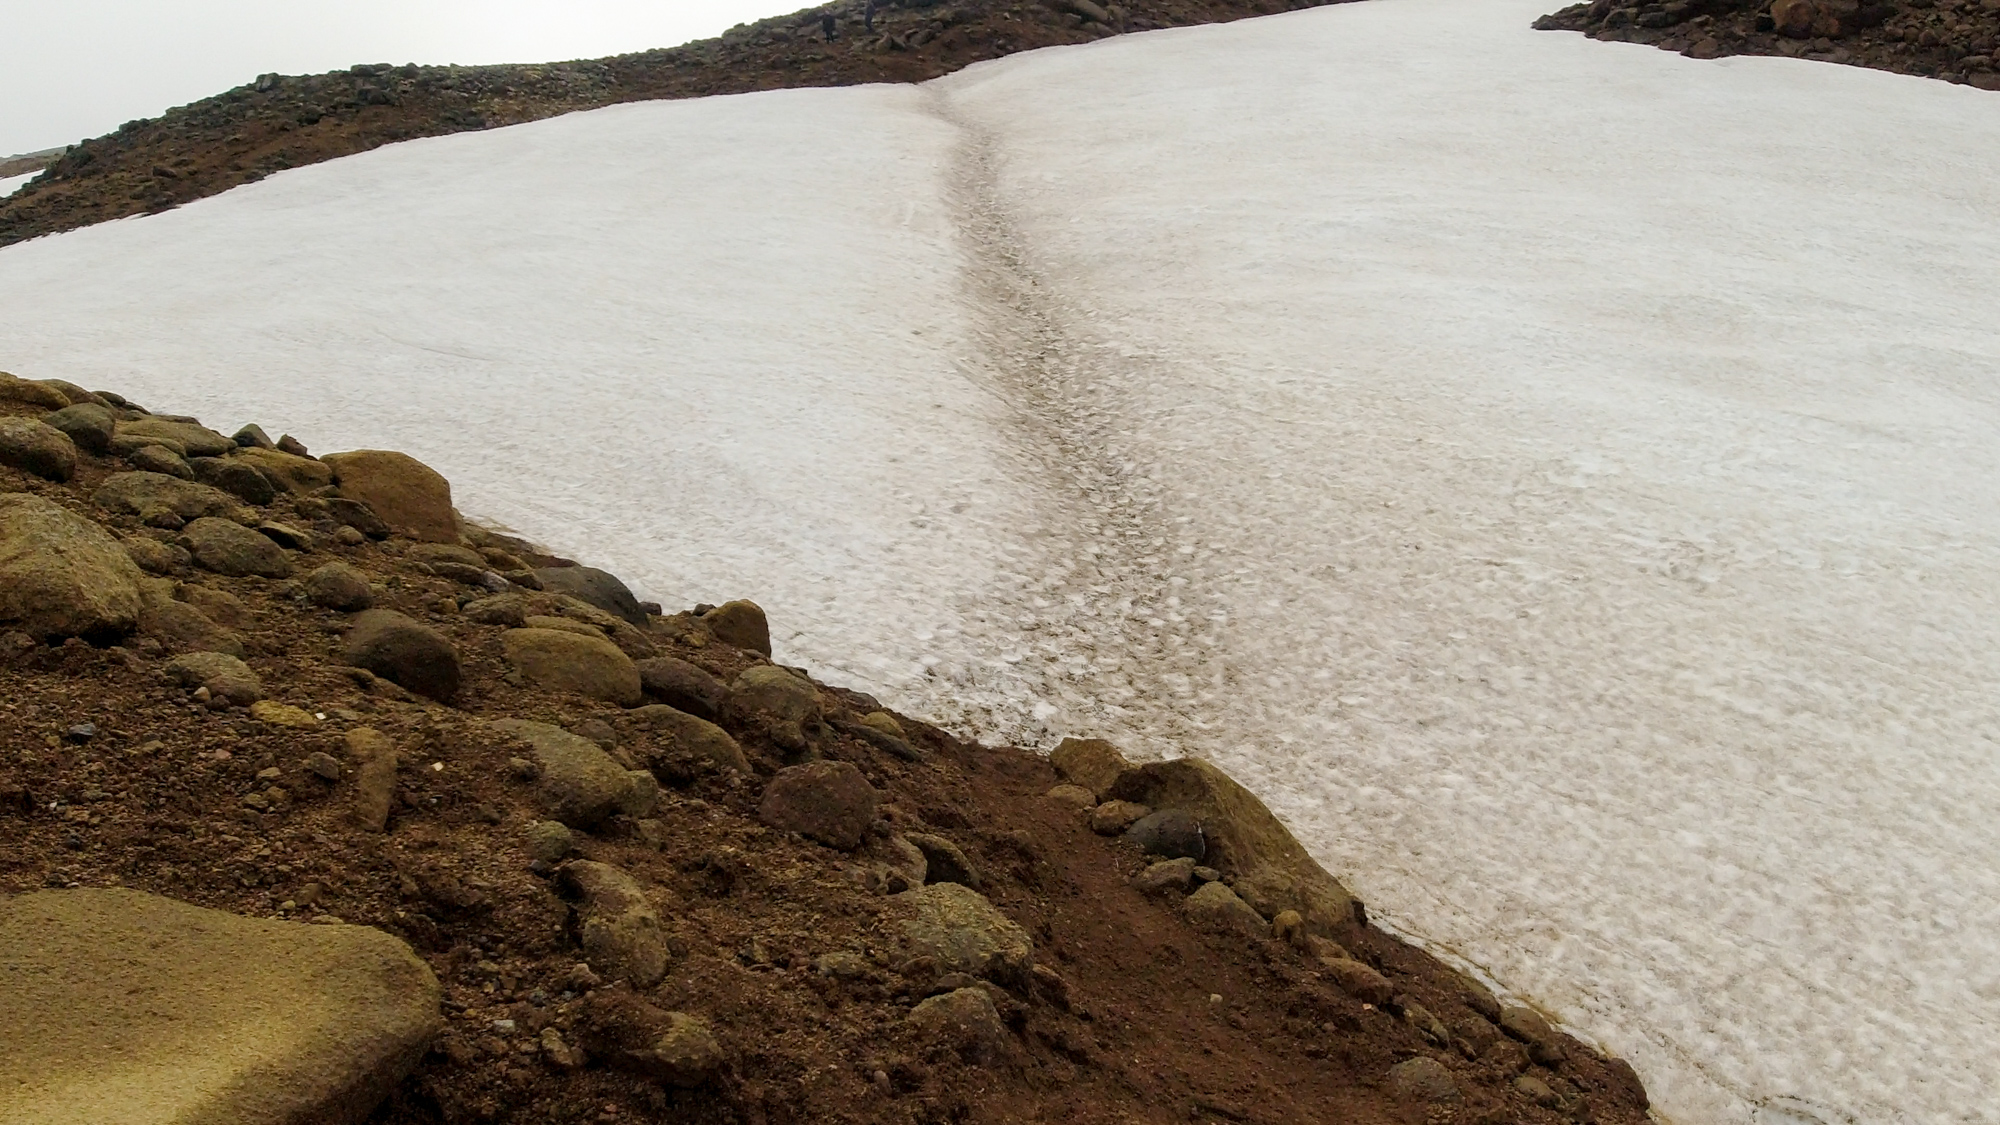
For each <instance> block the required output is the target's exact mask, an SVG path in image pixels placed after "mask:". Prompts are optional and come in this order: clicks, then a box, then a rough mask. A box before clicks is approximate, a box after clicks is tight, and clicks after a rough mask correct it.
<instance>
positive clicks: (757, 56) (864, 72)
mask: <svg viewBox="0 0 2000 1125" xmlns="http://www.w3.org/2000/svg"><path fill="white" fill-rule="evenodd" d="M1326 2H1329V0H1128V2H1127V3H1125V4H1123V5H1119V4H1107V5H1100V4H1099V3H1097V2H1096V0H1047V2H1042V0H948V2H941V0H900V2H898V3H895V4H894V5H893V6H892V5H891V4H890V3H889V2H888V0H881V2H880V5H879V7H880V10H877V11H873V12H872V13H871V12H870V6H871V5H870V3H869V0H836V2H835V3H832V4H829V5H826V6H823V7H817V8H810V9H806V10H803V11H800V12H798V13H795V14H793V15H790V16H781V17H777V18H774V19H768V20H762V21H759V22H757V23H754V24H747V25H739V26H738V27H736V28H733V29H731V30H730V31H729V33H728V34H726V35H724V36H722V37H721V38H720V39H710V40H704V41H701V42H696V43H689V44H687V45H685V46H681V47H675V48H672V49H669V50H658V51H646V52H642V53H639V54H632V55H620V56H617V57H615V58H608V59H593V60H587V61H581V62H559V63H548V64H545V65H537V66H477V67H460V66H452V67H443V66H415V65H408V66H391V65H389V64H387V63H381V64H373V65H359V66H355V67H353V68H351V69H350V70H346V71H335V72H333V73H330V74H319V75H306V76H297V77H294V76H287V75H279V74H266V75H263V76H261V77H259V78H258V79H257V80H256V81H255V82H253V83H251V84H250V85H247V86H241V87H238V88H236V89H234V90H231V91H229V92H227V93H225V94H221V95H218V96H216V97H213V98H208V99H205V100H203V101H199V102H195V103H194V104H192V105H187V106H182V107H180V108H178V109H173V110H170V111H168V112H167V113H166V114H165V115H164V116H161V117H158V118H154V119H152V120H146V121H131V122H127V123H126V124H125V125H123V126H121V127H120V128H119V129H118V131H117V132H115V133H112V134H110V135H108V136H104V137H98V138H95V139H93V140H88V141H84V142H82V143H81V144H77V145H74V146H71V147H70V148H69V149H68V150H67V151H66V152H64V153H63V154H62V155H61V156H60V157H59V158H58V159H56V160H55V161H54V163H52V164H50V165H49V166H48V171H47V172H46V173H45V174H44V175H42V176H41V177H39V178H38V179H36V180H35V181H33V182H31V183H30V184H28V185H27V186H26V187H23V188H22V189H21V190H20V191H19V192H17V193H16V194H15V195H13V196H12V197H10V198H8V199H7V200H6V201H5V202H4V203H0V246H5V245H8V244H10V243H14V242H19V241H21V240H22V239H27V238H34V237H36V236H38V235H44V234H53V233H55V232H57V231H64V230H73V229H75V228H77V227H83V226H89V225H91V224H92V223H100V222H104V221H106V220H109V219H117V218H123V217H126V216H129V215H140V214H148V213H152V212H158V211H164V210H166V209H167V208H170V207H175V206H178V205H180V204H182V203H187V202H190V201H193V200H196V199H202V198H205V197H207V196H211V195H215V194H217V193H219V192H223V191H227V190H229V189H230V188H233V187H236V186H238V185H240V184H245V183H250V182H253V181H256V180H260V179H262V178H264V177H265V176H267V175H269V174H270V173H272V172H275V171H278V170H280V169H284V168H294V167H298V166H301V165H306V164H316V163H318V162H320V161H322V160H332V159H334V158H336V157H341V156H348V155H351V154H353V153H357V152H365V151H367V150H369V149H372V148H376V147H378V146H381V145H385V144H389V143H391V142H394V141H401V140H408V139H410V138H413V137H429V136H437V135H440V134H445V133H456V132H462V131H465V130H468V129H491V128H496V127H499V126H502V125H514V124H519V123H520V122H523V121H534V120H538V119H540V118H544V117H553V116H555V115H556V114H560V113H570V112H574V111H576V110H582V109H594V108H597V107H599V106H606V105H613V104H616V103H619V102H630V101H645V100H649V99H659V98H690V97H702V96H706V95H710V94H738V93H745V92H748V91H752V90H773V89H782V88H787V87H795V86H848V85H855V84H859V83H864V82H917V81H922V80H924V79H927V78H936V77H938V76H939V75H942V74H948V73H950V72H951V71H954V70H957V69H959V68H960V67H964V66H967V65H970V64H972V63H975V62H979V61H981V60H983V59H993V58H999V57H1001V56H1003V55H1009V54H1013V53H1014V52H1017V51H1027V50H1033V49H1035V48H1038V47H1048V46H1054V45H1057V44H1063V43H1086V42H1089V41H1091V40H1093V39H1099V38H1103V37H1106V36H1110V35H1116V34H1119V33H1120V32H1123V31H1140V30H1147V29H1151V28H1157V27H1181V26H1189V25H1193V24H1202V23H1219V22H1223V21H1227V20H1233V19H1241V18H1244V17H1248V16H1258V15H1268V14H1271V13H1275V12H1282V11H1288V10H1291V9H1295V8H1310V7H1317V6H1319V5H1320V4H1322V3H1326ZM829 20H830V22H831V28H830V31H831V35H830V36H829V26H828V23H829ZM29 170H31V169H28V168H23V169H21V171H22V172H26V171H29ZM16 174H19V173H16Z"/></svg>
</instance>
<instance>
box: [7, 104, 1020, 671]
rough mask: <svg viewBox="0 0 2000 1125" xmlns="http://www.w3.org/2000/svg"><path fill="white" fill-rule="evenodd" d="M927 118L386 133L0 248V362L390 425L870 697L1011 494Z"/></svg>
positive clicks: (208, 415) (961, 574)
mask: <svg viewBox="0 0 2000 1125" xmlns="http://www.w3.org/2000/svg"><path fill="white" fill-rule="evenodd" d="M955 143H956V133H955V130H953V129H952V127H950V126H949V125H948V124H946V123H945V122H943V121H941V120H939V119H938V118H937V117H936V116H935V115H934V114H932V113H930V112H929V110H928V98H927V95H925V94H924V93H922V92H921V91H918V90H916V89H913V88H907V87H905V88H892V87H870V88H866V89H854V90H843V91H833V92H825V91H798V92H776V93H771V94H764V95H758V96H755V97H748V98H726V99H713V100H704V101H684V102H661V103H649V104H639V105H629V106H623V107H617V108H612V109H607V110H602V111H598V112H594V113H588V114H580V115H575V116H570V117H564V118H561V119H557V120H550V121H543V122H539V123H537V124H534V125H529V126H523V127H519V128H512V129H503V130H496V131H493V132H490V133H483V134H478V135H474V136H462V137H455V138H445V139H437V140H426V141H418V142H412V143H409V144H403V145H397V146H393V147H390V148H385V149H381V150H378V151H375V152H372V153H369V154H367V155H365V156H363V157H360V158H355V159H349V160H344V161H339V162H335V163H332V164H327V165H321V166H317V167H312V168H307V169H301V170H300V171H299V172H297V173H294V174H282V175H279V176H275V177H272V178H271V179H269V180H267V181H264V182H262V183H259V184H256V185H253V186H251V187H250V188H247V189H239V190H237V191H235V192H231V193H229V194H228V195H225V196H222V197H218V198H215V199H210V200H205V201H202V202H199V203H196V204H193V205H190V206H187V207H184V208H181V209H179V210H176V211H172V212H168V213H166V214H163V215H160V216H157V217H152V218H146V219H137V220H127V221H122V222H117V223H112V224H109V225H107V226H101V227H96V228H92V229H88V230H83V231H78V232H75V233H72V234H68V235H63V236H59V237H55V238H49V239H43V240H37V241H33V242H29V243H25V244H21V245H19V246H16V247H14V248H11V249H9V250H8V251H7V252H6V253H5V254H4V256H0V355H4V356H5V358H4V360H0V366H4V367H6V368H7V369H10V370H14V371H16V372H18V373H22V374H35V373H46V374H51V375H53V374H58V373H67V374H69V375H73V376H75V377H76V378H77V379H79V380H81V381H83V382H86V383H90V384H93V385H98V386H104V387H108V388H111V389H120V390H121V393H125V394H127V395H129V396H130V397H132V398H134V399H136V400H138V401H141V402H144V403H148V404H153V405H156V406H158V407H159V408H161V409H173V410H176V411H186V412H189V413H196V414H200V415H202V416H203V417H204V418H205V419H208V420H210V421H212V422H213V423H214V424H216V425H226V426H234V425H235V424H237V423H238V422H243V421H250V420H262V421H263V422H264V423H265V424H266V425H268V426H271V427H272V432H273V434H276V433H277V432H278V428H279V427H286V428H290V429H293V430H295V431H297V436H299V437H300V438H301V439H302V440H304V441H306V442H307V443H308V444H309V445H310V446H311V447H313V448H315V449H319V450H322V451H331V450H334V449H342V448H354V447H379V448H392V449H403V450H409V451H411V452H413V453H416V454H417V455H419V456H421V457H423V458H424V459H425V460H426V461H427V462H429V463H431V464H433V465H435V466H436V467H437V468H438V469H439V470H440V471H441V472H443V473H444V474H445V475H446V476H447V477H448V478H449V479H450V480H451V481H452V482H453V484H454V487H455V498H456V499H457V501H458V503H459V505H460V507H461V508H463V509H464V510H465V511H467V512H469V513H473V514H475V515H478V516H480V517H483V518H487V519H491V520H495V521H497V522H499V523H501V524H504V525H507V526H510V527H514V528H517V529H519V530H521V531H523V532H525V533H527V534H530V535H532V536H535V537H536V538H538V539H540V540H543V541H546V542H549V543H551V544H553V545H555V546H558V547H561V548H562V549H564V550H568V551H571V552H574V553H576V554H578V555H581V556H584V557H587V558H590V559H592V560H593V562H594V563H595V565H601V566H605V567H607V568H610V569H613V570H615V571H618V572H619V573H621V574H623V575H624V576H625V577H626V578H627V579H628V580H630V581H631V582H632V584H633V585H634V586H636V587H638V588H640V589H642V590H645V591H649V592H651V593H653V594H656V595H658V596H661V597H665V598H667V599H668V600H669V601H671V602H675V603H676V604H679V603H682V602H685V603H688V604H692V603H693V602H695V601H699V600H708V601H720V600H723V599H725V598H729V597H738V596H754V597H755V598H757V599H758V600H759V601H761V602H765V603H769V604H770V605H771V606H772V608H773V610H774V614H775V616H776V617H777V620H778V625H779V628H780V630H781V636H780V638H779V639H780V643H781V644H786V645H787V647H788V648H790V650H791V651H792V652H794V654H795V655H797V656H799V657H801V658H807V659H813V660H815V662H816V663H833V664H834V665H835V667H837V669H838V670H837V671H834V670H829V674H830V675H833V676H834V677H835V678H837V679H844V680H847V681H850V682H854V683H857V684H859V685H860V686H863V687H869V688H874V689H877V690H886V689H890V688H893V687H895V686H896V685H897V684H900V683H905V682H908V681H912V680H918V679H922V678H923V676H924V668H923V666H922V665H921V664H920V663H919V661H920V659H921V658H922V657H923V656H924V655H925V653H923V652H918V651H915V650H914V648H913V646H912V644H911V641H910V639H909V638H910V633H911V632H913V631H915V632H933V631H943V632H946V633H950V632H951V631H952V629H953V626H954V623H955V622H956V621H957V620H958V613H959V608H960V607H961V606H964V605H976V604H978V603H979V602H981V601H982V600H983V599H985V598H986V597H987V596H988V591H990V590H991V589H992V588H994V587H995V586H996V585H997V584H1005V581H1006V580H1005V579H1004V578H1003V577H1001V575H1002V574H1003V573H1005V572H1007V571H1008V569H1009V567H1010V563H1009V560H1010V559H1011V558H1013V557H1014V556H1016V555H1020V554H1022V550H1021V548H1020V547H1019V546H1017V545H1018V544H1020V543H1022V542H1023V540H1024V536H1025V535H1026V534H1027V532H1028V531H1029V530H1031V528H1032V519H1033V517H1034V515H1035V510H1034V506H1032V505H1030V504H1029V503H1028V500H1029V499H1030V498H1031V497H1032V496H1033V495H1034V493H1035V491H1036V487H1037V486H1036V484H1035V483H1034V481H1035V475H1034V470H1032V468H1031V467H1027V468H1024V467H1023V465H1022V463H1021V458H1020V456H1019V454H1017V453H1016V452H1014V449H1015V446H1016V445H1017V444H1018V443H1015V442H1013V441H1011V440H1009V439H1007V438H1006V437H1005V435H1004V433H1003V432H1002V431H1003V430H1004V429H1005V428H1006V427H1008V426H1011V425H1012V423H1011V422H1010V421H1009V420H1008V419H1009V416H1010V412H1009V409H1008V407H1007V405H1006V403H1005V402H1004V401H1003V400H1002V399H1001V398H1000V397H998V396H996V395H995V394H994V393H993V392H992V391H991V390H990V389H989V388H987V387H986V386H984V385H982V382H981V381H980V376H979V373H978V371H977V370H976V365H972V364H971V361H970V357H972V356H974V355H975V354H976V351H977V347H976V344H975V342H974V341H973V340H972V339H971V338H970V336H969V326H970V321H969V318H968V317H967V315H966V314H965V313H964V312H963V311H962V310H961V308H960V306H959V303H958V302H957V301H956V299H955V292H956V286H957V279H958V277H959V276H960V275H961V274H962V272H963V269H962V266H961V263H960V256H959V251H958V250H957V234H956V224H955V222H954V221H953V218H952V215H951V214H950V212H949V210H948V208H947V207H946V202H945V197H944V193H943V191H942V187H941V185H942V183H943V180H944V172H945V168H946V165H947V162H948V160H949V158H950V155H951V151H952V148H953V146H954V145H955ZM1017 569H1020V570H1021V571H1022V573H1024V574H1025V573H1033V572H1034V571H1036V570H1037V569H1038V568H1037V567H1034V566H1029V565H1027V564H1026V563H1023V564H1022V565H1021V566H1020V567H1019V568H1017ZM787 628H789V629H793V630H799V631H802V632H803V634H804V636H803V637H802V638H801V640H800V642H799V643H798V644H796V645H794V644H792V643H791V638H790V637H788V636H786V635H783V632H782V631H783V630H785V629H787ZM812 638H823V639H824V640H825V642H826V643H825V644H819V645H816V644H814V643H813V642H812ZM871 661H873V663H870V662H871ZM855 662H859V663H855ZM890 664H893V665H894V666H893V667H891V666H889V665H890ZM877 665H881V666H877ZM906 694H907V693H906Z"/></svg>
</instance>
